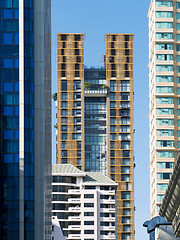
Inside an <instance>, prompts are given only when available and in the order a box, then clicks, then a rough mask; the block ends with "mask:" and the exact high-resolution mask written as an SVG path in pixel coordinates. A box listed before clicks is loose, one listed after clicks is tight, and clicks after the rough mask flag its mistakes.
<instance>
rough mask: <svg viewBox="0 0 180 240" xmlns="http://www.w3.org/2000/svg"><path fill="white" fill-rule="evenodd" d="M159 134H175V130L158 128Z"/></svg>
mask: <svg viewBox="0 0 180 240" xmlns="http://www.w3.org/2000/svg"><path fill="white" fill-rule="evenodd" d="M157 136H174V130H169V129H157Z"/></svg>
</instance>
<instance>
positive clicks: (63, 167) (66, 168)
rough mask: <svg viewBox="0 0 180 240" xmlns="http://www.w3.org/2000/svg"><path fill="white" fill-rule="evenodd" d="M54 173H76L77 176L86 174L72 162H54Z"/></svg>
mask: <svg viewBox="0 0 180 240" xmlns="http://www.w3.org/2000/svg"><path fill="white" fill-rule="evenodd" d="M52 173H53V174H58V175H64V174H66V175H69V176H70V175H72V174H73V175H74V174H76V176H86V174H85V173H84V172H82V171H81V170H79V169H78V168H76V167H74V166H73V165H72V164H52Z"/></svg>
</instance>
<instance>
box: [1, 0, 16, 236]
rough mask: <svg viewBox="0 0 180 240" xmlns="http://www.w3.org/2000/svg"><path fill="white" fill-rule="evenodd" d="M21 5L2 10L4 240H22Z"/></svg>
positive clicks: (3, 5)
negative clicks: (20, 149) (20, 181)
mask: <svg viewBox="0 0 180 240" xmlns="http://www.w3.org/2000/svg"><path fill="white" fill-rule="evenodd" d="M18 4H19V1H17V0H16V1H7V0H3V1H1V2H0V6H1V36H0V38H1V39H0V41H1V51H0V81H1V84H0V90H1V109H0V112H1V153H0V165H1V166H0V171H1V174H0V185H1V186H3V187H1V190H0V232H1V239H18V238H19V69H18V66H19V6H18Z"/></svg>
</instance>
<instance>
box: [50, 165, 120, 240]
mask: <svg viewBox="0 0 180 240" xmlns="http://www.w3.org/2000/svg"><path fill="white" fill-rule="evenodd" d="M52 176H53V183H52V185H53V210H52V212H53V213H52V215H53V216H57V218H58V221H59V223H60V226H61V228H62V231H63V234H64V235H65V236H66V239H68V240H72V239H76V240H77V239H81V240H92V239H93V240H101V239H116V195H115V194H116V188H117V185H118V184H117V183H115V182H114V181H112V180H111V179H110V178H108V177H107V176H104V175H103V174H102V173H99V172H82V171H80V170H79V169H77V168H76V167H74V166H73V165H71V164H53V167H52Z"/></svg>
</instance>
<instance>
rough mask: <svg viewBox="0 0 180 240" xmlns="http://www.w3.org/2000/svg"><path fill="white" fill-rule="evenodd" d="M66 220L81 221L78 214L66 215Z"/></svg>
mask: <svg viewBox="0 0 180 240" xmlns="http://www.w3.org/2000/svg"><path fill="white" fill-rule="evenodd" d="M68 221H69V222H72V221H76V222H77V221H81V217H80V216H70V217H68Z"/></svg>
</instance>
